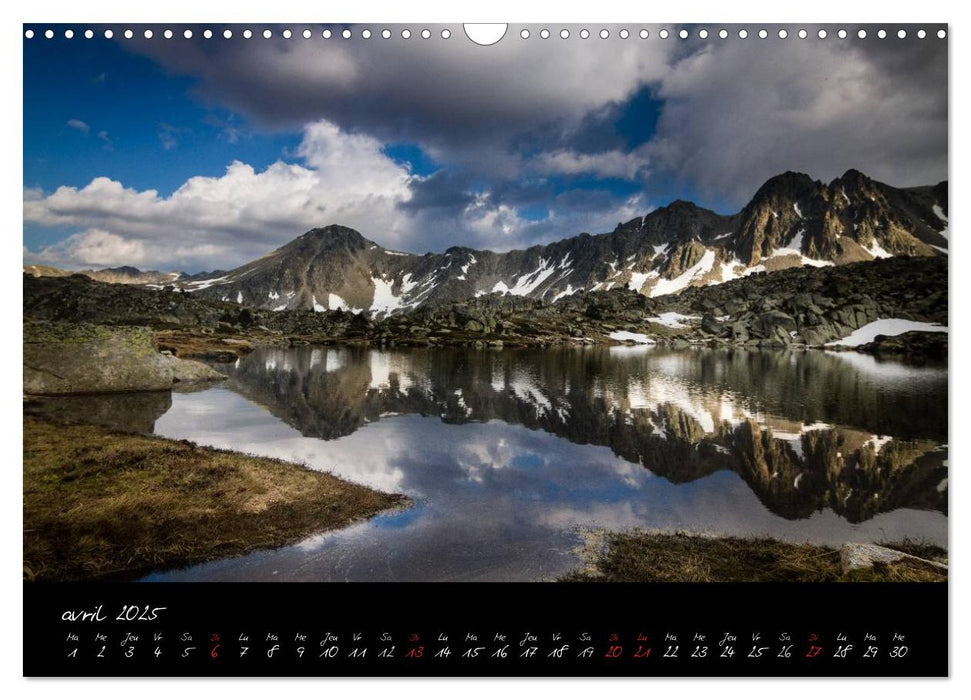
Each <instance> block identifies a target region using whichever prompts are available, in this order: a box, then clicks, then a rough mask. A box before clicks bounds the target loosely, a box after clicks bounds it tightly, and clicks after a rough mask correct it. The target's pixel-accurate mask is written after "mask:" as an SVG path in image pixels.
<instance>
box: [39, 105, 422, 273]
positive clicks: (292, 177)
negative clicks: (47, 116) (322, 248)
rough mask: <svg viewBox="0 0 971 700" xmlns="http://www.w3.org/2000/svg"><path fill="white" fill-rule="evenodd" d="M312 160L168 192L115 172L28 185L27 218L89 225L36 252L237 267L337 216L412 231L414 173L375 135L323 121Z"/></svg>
mask: <svg viewBox="0 0 971 700" xmlns="http://www.w3.org/2000/svg"><path fill="white" fill-rule="evenodd" d="M298 155H299V156H300V157H301V159H302V160H303V164H292V163H284V162H280V161H278V162H276V163H273V164H272V165H270V166H269V167H267V168H266V169H265V170H263V171H261V172H257V171H255V170H254V168H253V167H252V166H250V165H247V164H245V163H241V162H238V161H236V162H233V163H232V164H230V165H229V166H228V167H227V168H226V172H225V173H224V174H223V175H221V176H219V177H201V176H200V177H193V178H190V179H189V180H187V181H186V182H185V183H184V184H183V185H182V186H181V187H179V189H178V190H176V191H175V192H173V193H172V194H171V195H170V196H168V197H163V196H160V195H159V193H158V192H157V191H155V190H144V191H137V190H135V189H132V188H127V187H125V186H124V185H123V184H122V183H120V182H117V181H115V180H111V179H109V178H106V177H98V178H95V179H94V180H92V181H91V182H90V183H89V184H88V185H86V186H85V187H82V188H76V187H60V188H58V189H57V190H56V191H54V192H53V193H51V194H50V195H44V194H43V193H42V192H40V191H38V190H37V189H27V190H25V192H24V221H25V222H26V223H32V224H40V225H43V226H48V227H74V228H80V229H82V230H81V231H80V232H79V233H76V234H74V235H72V236H70V237H68V238H67V239H65V240H64V241H62V242H60V243H57V244H55V245H53V246H49V247H47V248H44V249H42V250H40V251H36V252H34V253H31V254H30V255H29V256H28V257H29V258H31V259H33V260H36V261H39V262H40V261H42V262H46V263H48V264H62V265H65V266H70V267H75V266H79V265H81V266H83V265H102V264H116V263H118V262H128V263H138V262H151V263H153V264H158V265H163V264H166V265H169V266H178V267H198V266H203V267H205V266H209V265H212V264H219V265H222V266H226V265H236V264H239V263H241V262H244V261H246V260H249V259H251V258H253V257H256V256H259V255H262V254H265V253H266V252H268V250H270V249H272V248H274V247H277V246H279V245H282V244H284V243H286V242H288V241H289V240H290V239H292V238H294V237H295V236H296V235H298V234H299V233H302V232H303V231H305V230H307V229H310V228H313V227H314V226H322V225H326V224H330V223H341V224H345V225H348V226H352V227H354V228H358V229H361V230H366V231H375V232H380V234H381V237H382V238H383V240H384V241H387V242H388V243H392V242H395V241H396V239H397V238H398V237H400V236H401V235H403V234H404V233H406V230H405V228H406V226H407V221H406V220H404V219H403V218H402V217H400V216H399V215H398V214H397V213H396V210H395V207H396V205H397V204H398V203H400V202H404V201H407V200H408V198H409V197H410V189H409V183H410V182H411V180H412V178H413V176H412V175H411V174H410V173H409V172H408V170H407V169H406V168H404V167H403V166H401V165H398V164H396V163H395V162H394V161H392V160H391V159H389V158H388V157H386V156H385V155H384V154H383V153H382V152H381V144H380V143H379V142H378V141H377V140H375V139H373V138H371V137H369V136H363V135H358V134H347V133H344V132H342V131H340V130H339V129H338V128H337V127H335V126H334V125H333V124H329V123H327V122H317V123H314V124H310V125H308V126H307V127H306V129H305V130H304V138H303V141H302V143H301V145H300V148H299V151H298Z"/></svg>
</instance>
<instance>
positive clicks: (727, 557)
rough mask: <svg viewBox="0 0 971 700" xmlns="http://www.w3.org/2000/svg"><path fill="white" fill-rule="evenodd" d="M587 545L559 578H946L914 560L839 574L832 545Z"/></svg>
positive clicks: (919, 548)
mask: <svg viewBox="0 0 971 700" xmlns="http://www.w3.org/2000/svg"><path fill="white" fill-rule="evenodd" d="M899 544H900V546H895V544H893V543H886V544H883V546H885V547H890V548H893V549H899V550H900V551H904V552H905V553H908V554H913V555H915V556H921V557H926V558H934V559H938V558H940V553H941V552H943V550H941V549H940V548H937V547H933V546H931V545H927V544H923V543H914V542H904V543H899ZM905 547H909V548H910V551H907V550H906V549H904V548H905ZM587 549H588V556H587V559H588V566H587V567H586V568H585V569H583V570H579V571H574V572H572V573H570V574H567V575H566V576H565V577H563V579H561V580H564V581H616V582H671V583H685V582H704V583H715V582H789V583H796V582H803V583H821V582H834V581H890V582H914V581H919V582H930V581H945V580H947V575H946V573H944V572H941V571H940V570H939V569H938V568H936V567H933V566H931V565H927V564H923V563H920V562H914V561H913V560H907V561H900V562H895V563H893V564H889V565H888V564H878V565H876V566H874V567H873V568H872V569H865V570H856V571H852V572H850V573H849V574H843V571H842V568H841V566H840V553H839V551H838V550H836V549H832V548H830V547H824V546H819V545H811V544H791V543H788V542H780V541H779V540H775V539H770V538H741V537H708V536H703V535H691V534H685V533H673V534H668V533H652V532H641V531H632V532H620V533H606V534H604V535H602V536H600V537H599V538H594V543H593V546H592V547H588V548H587ZM590 550H592V551H590Z"/></svg>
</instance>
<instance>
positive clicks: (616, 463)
mask: <svg viewBox="0 0 971 700" xmlns="http://www.w3.org/2000/svg"><path fill="white" fill-rule="evenodd" d="M220 369H221V370H222V371H224V372H225V373H227V374H228V375H230V378H229V380H228V381H226V382H224V383H223V384H220V385H218V386H215V387H213V388H210V389H207V390H205V391H200V392H197V393H175V394H172V396H171V403H170V405H169V403H168V400H166V401H165V402H164V403H163V405H162V406H156V407H155V408H151V409H146V410H147V411H148V414H147V415H144V416H142V415H140V414H139V412H138V411H133V410H130V409H129V410H128V411H126V412H125V418H126V419H127V420H131V421H136V422H137V421H140V422H141V427H142V428H144V427H145V426H151V424H152V422H153V421H154V432H155V433H157V434H159V435H163V436H166V437H171V438H179V439H189V440H193V441H195V442H198V443H200V444H205V445H212V446H215V447H221V448H229V449H234V450H241V451H244V452H250V453H253V454H259V455H267V456H272V457H279V458H283V459H287V460H292V461H297V462H301V463H305V464H307V465H308V466H310V467H312V468H315V469H325V470H329V471H332V472H333V473H335V474H337V475H339V476H341V477H344V478H346V479H350V480H353V481H357V482H360V483H364V484H367V485H370V486H373V487H375V488H378V489H383V490H387V491H396V492H400V493H405V494H408V495H409V496H410V497H411V498H412V499H413V500H414V503H415V505H414V507H413V508H410V509H407V510H403V511H400V512H391V513H386V514H383V515H380V516H378V517H376V518H373V519H371V520H369V521H367V522H362V523H359V524H357V525H354V526H352V527H350V528H347V529H345V530H342V531H339V532H331V533H322V534H319V535H316V536H313V537H310V538H308V539H306V540H304V541H302V542H300V543H298V544H295V545H293V546H288V547H283V548H280V549H277V550H273V551H262V552H256V553H253V554H250V555H247V556H243V557H237V558H232V559H227V560H222V561H215V562H210V563H207V564H203V565H200V566H194V567H191V568H188V569H184V570H176V571H165V572H157V573H154V574H152V575H150V576H148V577H146V580H152V581H161V580H166V581H168V580H179V581H200V580H207V581H209V580H214V581H215V580H220V581H260V580H273V581H283V580H286V581H330V580H341V581H342V580H349V581H453V580H484V581H497V580H527V581H528V580H537V579H549V578H555V577H556V576H558V575H560V574H562V573H564V572H566V571H569V570H570V569H573V568H575V567H577V566H578V565H579V563H580V560H579V558H578V552H577V549H578V546H579V544H580V542H581V533H582V532H584V531H585V530H588V529H590V528H597V527H605V528H611V529H621V528H630V527H643V528H662V529H665V530H690V531H705V532H715V533H722V534H739V535H770V536H773V537H778V538H783V539H787V540H793V541H812V542H819V543H828V544H831V545H839V544H841V543H842V542H845V541H880V540H895V539H900V538H903V537H911V538H917V539H925V540H928V541H931V542H934V543H938V544H945V543H946V540H947V516H946V512H947V445H946V443H947V372H946V369H945V368H944V367H943V366H909V365H905V364H901V363H896V362H881V361H879V360H877V359H875V358H873V357H870V356H865V355H860V354H856V353H828V352H821V351H809V352H788V351H786V352H782V351H779V352H776V351H772V352H767V351H745V350H738V349H732V350H701V349H689V350H678V351H674V350H665V349H655V348H627V347H621V348H612V349H606V348H586V349H573V350H544V351H530V350H511V349H506V350H496V351H491V350H468V351H466V350H454V349H428V350H400V351H393V350H392V351H379V350H366V349H353V348H334V347H331V348H312V347H306V348H296V349H285V350H284V349H269V348H267V349H260V350H258V351H257V352H255V353H253V354H252V355H249V356H248V357H246V358H244V359H242V360H240V361H239V362H237V363H236V364H235V365H227V366H220ZM103 410H104V411H106V412H107V413H109V414H110V413H111V411H112V409H110V408H108V409H103ZM153 411H154V414H153V413H152V412H153Z"/></svg>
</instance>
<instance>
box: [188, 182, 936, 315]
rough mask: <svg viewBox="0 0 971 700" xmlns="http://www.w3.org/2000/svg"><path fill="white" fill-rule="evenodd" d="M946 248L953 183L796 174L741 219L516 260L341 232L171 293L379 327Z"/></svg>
mask: <svg viewBox="0 0 971 700" xmlns="http://www.w3.org/2000/svg"><path fill="white" fill-rule="evenodd" d="M947 246H948V234H947V182H941V183H939V184H938V185H935V186H925V187H912V188H895V187H891V186H889V185H886V184H883V183H880V182H877V181H875V180H872V179H870V178H868V177H867V176H865V175H863V174H862V173H860V172H858V171H856V170H849V171H847V172H846V173H845V174H844V175H843V176H842V177H839V178H837V179H835V180H833V181H832V182H830V183H829V184H825V183H823V182H820V181H816V180H813V179H812V178H810V177H809V176H808V175H804V174H801V173H792V172H788V173H784V174H782V175H778V176H776V177H773V178H771V179H770V180H768V181H767V182H766V183H765V184H764V185H763V186H762V187H761V188H760V189H759V190H758V192H756V193H755V196H754V197H753V198H752V200H751V201H750V202H749V203H748V204H747V205H746V206H745V207H744V208H743V209H742V210H741V211H740V212H738V213H737V214H734V215H720V214H717V213H715V212H713V211H710V210H708V209H704V208H701V207H699V206H696V205H695V204H692V203H690V202H685V201H675V202H673V203H671V204H669V205H668V206H666V207H662V208H660V209H656V210H654V211H652V212H650V213H649V214H647V215H646V216H642V217H638V218H636V219H633V220H631V221H628V222H627V223H622V224H619V225H618V226H617V228H616V229H614V231H612V232H611V233H606V234H600V235H590V234H587V233H583V234H580V235H579V236H576V237H574V238H568V239H564V240H560V241H556V242H554V243H550V244H548V245H537V246H533V247H531V248H528V249H525V250H513V251H509V252H507V253H495V252H492V251H487V250H473V249H471V248H463V247H453V248H449V249H448V250H447V251H445V252H444V253H426V254H424V255H415V254H412V253H406V252H400V251H394V250H388V249H386V248H382V247H381V246H379V245H377V244H376V243H374V242H372V241H370V240H368V239H367V238H365V237H364V236H362V235H361V234H360V233H358V232H357V231H355V230H353V229H350V228H347V227H344V226H336V225H335V226H327V227H325V228H319V229H313V230H311V231H308V232H307V233H305V234H303V235H302V236H300V237H299V238H297V239H296V240H294V241H291V242H290V243H288V244H287V245H285V246H283V247H282V248H279V249H277V250H275V251H273V252H271V253H269V254H268V255H266V256H264V257H262V258H259V259H257V260H254V261H252V262H249V263H247V264H245V265H243V266H241V267H238V268H236V269H234V270H231V271H229V272H226V273H211V274H209V275H201V274H200V275H195V276H194V277H193V278H189V279H178V280H176V281H175V284H176V286H179V287H181V288H183V289H185V290H187V291H190V292H195V293H198V294H200V295H203V296H206V297H210V298H214V299H218V300H222V301H232V302H236V303H239V304H243V305H246V306H251V307H258V308H266V309H273V310H283V309H314V310H318V311H323V310H333V309H343V310H349V311H355V312H358V311H370V312H372V313H373V314H374V315H375V316H379V317H380V316H385V315H388V314H391V313H394V312H396V311H400V310H409V309H414V308H416V307H418V306H421V305H435V304H441V303H446V302H452V301H458V300H463V299H467V298H469V297H478V296H482V295H484V294H489V293H493V292H500V293H508V294H513V295H519V296H527V297H531V298H536V299H542V300H544V301H555V300H556V299H559V298H561V297H564V296H567V295H570V294H574V293H576V292H578V291H581V290H583V291H597V290H608V289H611V288H612V287H623V286H628V287H629V288H631V289H633V290H635V291H638V292H640V293H641V294H644V295H645V296H650V297H655V296H662V295H665V294H672V293H676V292H680V291H681V290H683V289H685V288H687V287H692V286H703V285H710V284H718V283H721V282H727V281H729V280H732V279H737V278H739V277H744V276H747V275H750V274H753V273H759V272H775V271H777V270H782V269H785V268H788V267H795V266H806V265H810V266H816V267H822V266H829V265H841V264H845V263H850V262H860V261H866V260H873V259H876V258H883V257H891V256H934V255H945V254H947Z"/></svg>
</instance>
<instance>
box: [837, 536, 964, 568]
mask: <svg viewBox="0 0 971 700" xmlns="http://www.w3.org/2000/svg"><path fill="white" fill-rule="evenodd" d="M904 560H909V561H914V562H921V563H923V564H929V565H931V566H935V567H938V568H940V569H942V570H943V571H945V572H946V571H947V566H946V565H944V564H941V563H940V562H936V561H931V560H929V559H922V558H920V557H915V556H912V555H910V554H905V553H904V552H898V551H897V550H896V549H890V548H889V547H881V546H880V545H876V544H866V543H863V542H847V543H846V544H844V545H843V546H842V547H841V548H840V565H841V566H842V568H843V573H844V574H848V573H850V572H851V571H855V570H857V569H869V568H871V567H873V565H874V564H893V563H894V562H897V561H904Z"/></svg>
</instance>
